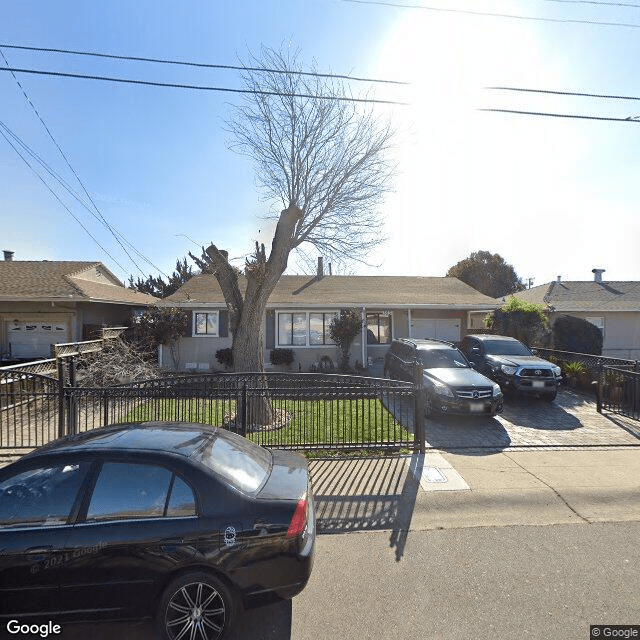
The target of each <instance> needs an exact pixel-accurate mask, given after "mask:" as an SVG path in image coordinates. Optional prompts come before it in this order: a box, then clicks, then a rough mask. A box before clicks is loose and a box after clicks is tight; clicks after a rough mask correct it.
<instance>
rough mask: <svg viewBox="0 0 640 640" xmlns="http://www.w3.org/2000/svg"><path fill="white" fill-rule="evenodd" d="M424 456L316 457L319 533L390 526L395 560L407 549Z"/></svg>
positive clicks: (312, 464) (314, 473) (313, 467)
mask: <svg viewBox="0 0 640 640" xmlns="http://www.w3.org/2000/svg"><path fill="white" fill-rule="evenodd" d="M423 462H424V457H423V456H420V455H419V454H415V453H414V454H413V455H411V456H393V457H382V456H381V457H372V458H340V459H331V460H329V459H315V460H311V461H310V462H309V467H310V470H311V475H312V479H313V491H314V502H315V508H316V527H317V531H318V533H319V534H330V533H348V532H353V531H388V530H390V531H391V536H390V546H391V547H395V549H396V554H395V555H396V560H397V561H400V560H401V559H402V556H403V555H404V548H405V545H406V541H407V536H408V533H409V529H410V526H411V518H412V515H413V510H414V507H415V502H416V497H417V494H418V490H419V486H420V483H419V478H420V475H421V473H422V465H423Z"/></svg>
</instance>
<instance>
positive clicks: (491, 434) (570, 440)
mask: <svg viewBox="0 0 640 640" xmlns="http://www.w3.org/2000/svg"><path fill="white" fill-rule="evenodd" d="M426 429H427V437H426V439H427V446H430V447H433V448H437V449H445V450H446V449H459V448H463V447H470V448H475V447H478V448H483V449H484V448H487V449H505V448H507V447H530V446H538V447H584V446H592V447H593V446H629V445H638V446H640V423H638V422H635V423H634V421H624V420H623V419H618V418H616V416H612V415H609V416H606V415H602V414H600V413H598V412H597V411H596V404H595V401H594V400H592V399H591V398H590V397H588V396H585V395H583V394H579V393H576V392H574V391H571V390H567V389H562V390H561V391H560V392H559V393H558V396H557V398H556V399H555V401H553V402H547V401H545V400H542V399H539V398H526V397H512V398H511V397H510V398H507V399H506V400H505V405H504V411H503V412H502V413H501V414H500V415H499V416H497V417H496V418H477V417H475V416H474V417H468V418H467V417H453V416H447V417H445V418H443V417H439V416H436V417H434V418H432V419H430V420H428V421H427V424H426Z"/></svg>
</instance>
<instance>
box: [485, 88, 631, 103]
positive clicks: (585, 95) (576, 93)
mask: <svg viewBox="0 0 640 640" xmlns="http://www.w3.org/2000/svg"><path fill="white" fill-rule="evenodd" d="M485 89H489V90H496V91H519V92H523V93H546V94H551V95H556V96H578V97H583V98H605V99H607V100H640V98H638V97H636V96H615V95H608V94H602V93H582V92H579V91H554V90H551V89H528V88H524V87H485Z"/></svg>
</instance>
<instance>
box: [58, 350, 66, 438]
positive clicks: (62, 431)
mask: <svg viewBox="0 0 640 640" xmlns="http://www.w3.org/2000/svg"><path fill="white" fill-rule="evenodd" d="M56 368H57V369H58V438H62V437H63V436H64V435H66V425H65V413H66V411H65V409H66V407H65V372H64V360H63V358H56Z"/></svg>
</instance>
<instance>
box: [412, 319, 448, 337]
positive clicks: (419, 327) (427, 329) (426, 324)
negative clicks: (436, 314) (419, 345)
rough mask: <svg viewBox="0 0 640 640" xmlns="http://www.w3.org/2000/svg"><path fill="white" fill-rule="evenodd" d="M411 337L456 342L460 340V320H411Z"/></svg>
mask: <svg viewBox="0 0 640 640" xmlns="http://www.w3.org/2000/svg"><path fill="white" fill-rule="evenodd" d="M411 337H412V338H435V339H436V340H446V341H448V342H458V341H459V340H460V319H459V318H413V319H412V320H411Z"/></svg>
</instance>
